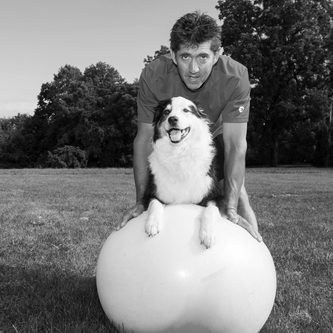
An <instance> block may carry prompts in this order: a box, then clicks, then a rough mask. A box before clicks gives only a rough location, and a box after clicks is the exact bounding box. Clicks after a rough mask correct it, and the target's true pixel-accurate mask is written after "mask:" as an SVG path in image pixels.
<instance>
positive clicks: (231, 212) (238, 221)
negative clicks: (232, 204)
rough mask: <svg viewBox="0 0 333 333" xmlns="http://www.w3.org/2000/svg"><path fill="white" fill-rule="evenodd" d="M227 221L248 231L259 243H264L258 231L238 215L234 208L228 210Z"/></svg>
mask: <svg viewBox="0 0 333 333" xmlns="http://www.w3.org/2000/svg"><path fill="white" fill-rule="evenodd" d="M226 215H227V219H228V220H229V221H231V222H233V223H235V224H238V225H239V226H241V227H243V228H244V229H245V230H247V231H248V232H249V233H250V234H251V235H252V236H253V237H254V238H255V239H256V240H257V241H258V242H262V237H261V235H260V234H259V232H258V230H256V228H254V227H253V226H252V225H251V224H250V223H249V222H248V221H246V220H245V219H244V218H243V217H241V216H240V215H238V214H237V213H236V210H235V209H234V208H227V210H226Z"/></svg>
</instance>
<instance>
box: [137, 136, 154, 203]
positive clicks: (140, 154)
mask: <svg viewBox="0 0 333 333" xmlns="http://www.w3.org/2000/svg"><path fill="white" fill-rule="evenodd" d="M151 151H152V148H151V144H150V143H149V144H147V143H145V142H144V141H140V140H139V139H136V140H135V141H134V154H133V171H134V181H135V188H136V202H137V203H140V202H141V201H142V198H143V195H144V192H145V189H146V186H147V181H148V156H149V155H150V153H151Z"/></svg>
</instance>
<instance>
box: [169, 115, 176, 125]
mask: <svg viewBox="0 0 333 333" xmlns="http://www.w3.org/2000/svg"><path fill="white" fill-rule="evenodd" d="M168 122H169V124H170V125H172V126H175V125H177V123H178V118H177V117H175V116H172V117H170V118H169V119H168Z"/></svg>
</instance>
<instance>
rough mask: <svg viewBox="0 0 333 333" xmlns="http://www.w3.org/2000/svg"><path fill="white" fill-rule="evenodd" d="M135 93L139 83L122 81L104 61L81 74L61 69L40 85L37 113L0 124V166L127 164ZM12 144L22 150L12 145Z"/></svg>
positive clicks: (131, 139)
mask: <svg viewBox="0 0 333 333" xmlns="http://www.w3.org/2000/svg"><path fill="white" fill-rule="evenodd" d="M137 89H138V83H137V82H136V83H133V84H129V83H127V82H125V80H124V79H123V78H122V77H121V76H120V75H119V73H118V71H117V70H116V69H114V68H113V67H112V66H109V65H107V64H106V63H102V62H99V63H97V64H96V65H91V66H90V67H88V68H86V69H85V71H84V73H82V72H81V71H80V70H79V69H78V68H76V67H73V66H70V65H65V66H64V67H61V68H60V69H59V71H58V73H57V74H56V75H54V78H53V81H52V82H48V83H44V84H42V87H41V91H40V93H39V95H38V106H37V108H36V110H35V113H34V115H33V116H32V117H29V116H24V117H25V119H24V120H25V121H24V124H23V125H19V118H17V117H16V118H14V119H11V120H6V119H3V120H1V121H2V122H1V128H4V130H2V131H1V132H0V140H1V141H0V144H1V149H2V150H0V152H1V160H2V166H11V165H15V164H16V165H18V166H42V167H51V166H52V167H65V166H66V167H82V166H83V167H84V166H90V167H119V166H123V167H125V166H131V164H132V142H133V140H134V136H135V131H136V123H135V118H136V95H137ZM20 117H21V118H22V117H23V116H20ZM11 124H12V125H11ZM13 124H14V125H15V126H14V125H13ZM13 126H14V127H15V128H14V127H13ZM18 126H19V127H18ZM20 140H21V141H25V142H26V144H24V142H23V144H22V145H21V144H20ZM7 141H8V142H10V144H9V143H8V144H6V142H7ZM16 143H17V145H18V146H20V147H21V148H20V149H16V147H12V146H13V145H14V144H16ZM70 147H71V148H70ZM21 151H22V153H21ZM11 152H12V153H11ZM80 152H84V156H85V157H84V158H83V157H82V158H80V159H79V158H78V156H79V155H82V154H81V153H80ZM21 155H22V156H21ZM82 156H83V155H82ZM23 157H25V158H28V161H23ZM20 159H21V161H19V160H20ZM5 161H6V163H5ZM17 162H19V163H17Z"/></svg>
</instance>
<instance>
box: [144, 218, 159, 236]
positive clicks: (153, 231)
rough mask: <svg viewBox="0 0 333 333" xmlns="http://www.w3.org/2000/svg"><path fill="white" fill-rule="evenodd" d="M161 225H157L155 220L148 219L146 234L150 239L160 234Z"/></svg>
mask: <svg viewBox="0 0 333 333" xmlns="http://www.w3.org/2000/svg"><path fill="white" fill-rule="evenodd" d="M160 228H161V226H160V223H156V221H154V220H153V219H148V220H147V222H146V226H145V231H146V234H147V235H148V236H149V237H154V236H155V235H157V234H158V233H159V232H160Z"/></svg>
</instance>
